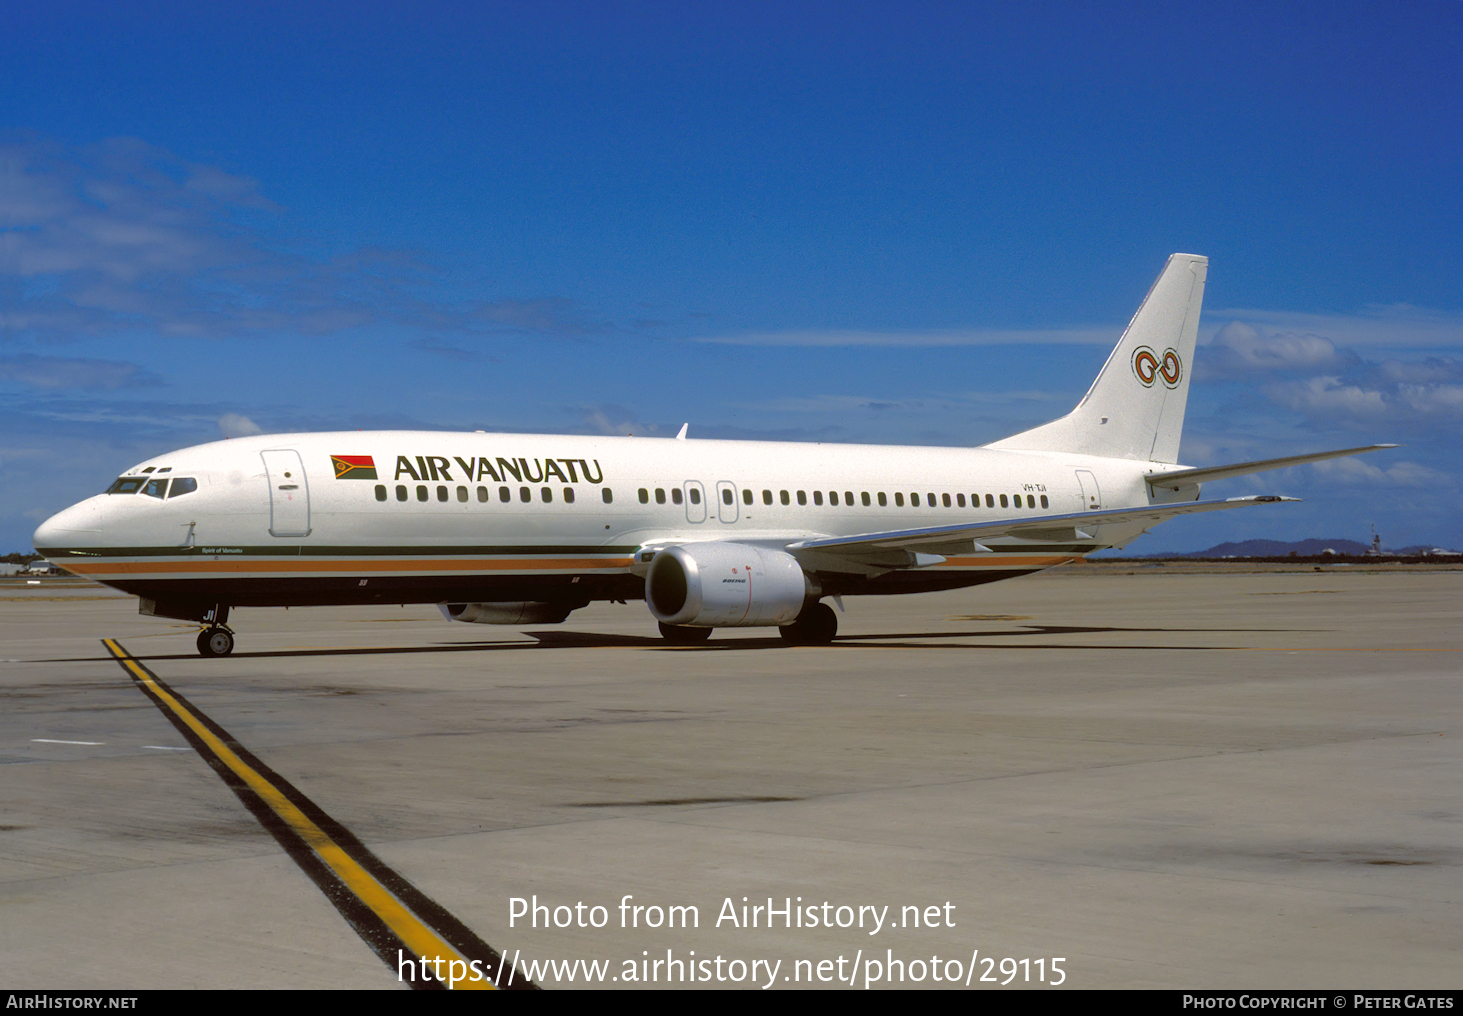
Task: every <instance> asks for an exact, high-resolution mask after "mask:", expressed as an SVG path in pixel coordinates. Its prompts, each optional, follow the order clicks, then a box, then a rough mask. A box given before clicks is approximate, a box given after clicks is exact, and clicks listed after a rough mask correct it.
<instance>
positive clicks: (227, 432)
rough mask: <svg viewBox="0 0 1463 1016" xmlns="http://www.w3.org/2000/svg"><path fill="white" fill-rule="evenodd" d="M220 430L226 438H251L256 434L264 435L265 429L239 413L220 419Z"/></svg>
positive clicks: (226, 415)
mask: <svg viewBox="0 0 1463 1016" xmlns="http://www.w3.org/2000/svg"><path fill="white" fill-rule="evenodd" d="M218 429H219V430H220V431H222V432H223V435H224V437H250V436H251V435H254V434H262V433H264V428H263V427H261V426H259V424H257V423H255V422H254V421H253V420H251V419H249V418H248V417H247V416H241V415H240V414H238V413H225V414H224V415H223V416H220V417H219V418H218Z"/></svg>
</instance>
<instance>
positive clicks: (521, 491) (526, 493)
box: [518, 487, 533, 504]
mask: <svg viewBox="0 0 1463 1016" xmlns="http://www.w3.org/2000/svg"><path fill="white" fill-rule="evenodd" d="M518 500H520V501H522V502H523V503H524V504H528V502H530V501H532V500H533V491H531V490H529V489H528V488H527V487H519V488H518Z"/></svg>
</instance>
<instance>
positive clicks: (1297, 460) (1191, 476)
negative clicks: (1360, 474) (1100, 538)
mask: <svg viewBox="0 0 1463 1016" xmlns="http://www.w3.org/2000/svg"><path fill="white" fill-rule="evenodd" d="M1397 447H1399V446H1398V445H1394V444H1373V445H1365V446H1363V447H1361V448H1343V449H1341V450H1340V451H1335V452H1313V453H1311V454H1310V455H1289V456H1287V457H1285V458H1283V459H1259V460H1257V461H1255V462H1238V463H1235V464H1234V465H1229V466H1206V467H1204V468H1203V469H1172V470H1169V471H1167V472H1163V473H1149V474H1148V475H1147V476H1146V477H1144V479H1146V480H1147V481H1148V485H1149V486H1151V487H1168V488H1170V489H1172V490H1178V489H1179V488H1180V487H1192V486H1193V485H1194V484H1196V483H1208V482H1209V481H1210V480H1227V479H1229V478H1230V477H1231V476H1248V475H1249V474H1250V473H1263V472H1266V471H1267V470H1271V469H1284V468H1286V467H1287V466H1303V465H1305V464H1306V463H1307V462H1321V461H1324V460H1325V459H1339V458H1344V457H1345V456H1347V455H1360V454H1361V453H1362V452H1375V451H1381V450H1382V449H1383V448H1397Z"/></svg>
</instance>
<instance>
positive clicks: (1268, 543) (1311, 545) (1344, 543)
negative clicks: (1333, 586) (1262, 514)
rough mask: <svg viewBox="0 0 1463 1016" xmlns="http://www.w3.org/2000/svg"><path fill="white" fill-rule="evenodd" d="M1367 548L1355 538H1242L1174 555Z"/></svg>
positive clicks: (1274, 553) (1260, 554) (1304, 554)
mask: <svg viewBox="0 0 1463 1016" xmlns="http://www.w3.org/2000/svg"><path fill="white" fill-rule="evenodd" d="M1368 549H1369V548H1368V547H1367V545H1366V544H1365V543H1358V542H1357V541H1355V540H1295V541H1293V542H1291V543H1286V542H1285V541H1283V540H1244V541H1242V542H1240V543H1221V544H1220V545H1219V546H1217V547H1210V548H1209V549H1208V550H1199V551H1195V552H1193V553H1191V554H1176V555H1174V556H1175V557H1288V556H1289V555H1290V553H1291V551H1294V552H1295V556H1296V557H1313V556H1315V555H1316V554H1320V553H1322V552H1324V551H1326V550H1334V551H1335V552H1336V553H1338V554H1365V553H1366V552H1367V550H1368Z"/></svg>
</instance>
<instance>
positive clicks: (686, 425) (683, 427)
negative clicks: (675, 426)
mask: <svg viewBox="0 0 1463 1016" xmlns="http://www.w3.org/2000/svg"><path fill="white" fill-rule="evenodd" d="M690 427H691V425H690V424H689V423H683V424H681V430H680V433H678V434H677V435H676V440H677V441H684V440H686V431H687V430H689V429H690Z"/></svg>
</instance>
